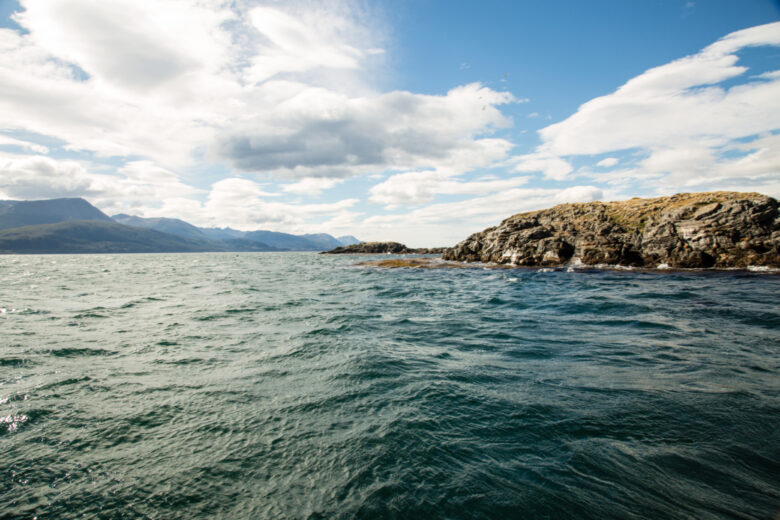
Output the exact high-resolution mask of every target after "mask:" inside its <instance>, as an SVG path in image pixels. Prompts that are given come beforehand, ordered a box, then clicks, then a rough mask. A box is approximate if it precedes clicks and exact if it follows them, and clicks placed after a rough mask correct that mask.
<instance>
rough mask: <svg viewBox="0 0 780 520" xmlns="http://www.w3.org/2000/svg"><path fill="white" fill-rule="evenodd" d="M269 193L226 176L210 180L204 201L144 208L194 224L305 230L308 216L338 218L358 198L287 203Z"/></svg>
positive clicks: (152, 213) (177, 201) (171, 202)
mask: <svg viewBox="0 0 780 520" xmlns="http://www.w3.org/2000/svg"><path fill="white" fill-rule="evenodd" d="M269 196H273V194H269V193H267V192H265V191H264V190H263V189H262V187H261V186H260V185H259V184H258V183H256V182H254V181H251V180H248V179H240V178H228V179H223V180H221V181H218V182H216V183H214V184H213V185H212V186H211V189H210V191H209V194H208V197H207V198H206V201H205V202H204V203H200V202H195V201H192V200H186V199H184V200H183V199H171V200H166V201H164V203H163V205H162V206H161V207H159V208H147V209H145V210H144V211H143V215H144V216H147V217H162V216H166V217H178V218H182V219H184V220H186V221H187V222H191V223H193V224H195V225H198V226H205V227H224V226H228V227H232V228H235V229H242V230H256V229H273V230H276V231H286V232H292V233H303V232H308V231H307V230H310V229H311V224H309V219H313V218H314V219H321V218H331V219H333V218H338V217H340V216H343V215H345V214H349V213H350V208H352V207H353V206H354V205H355V204H356V203H357V202H358V201H357V199H344V200H341V201H338V202H335V203H329V204H288V203H284V202H275V201H268V200H266V198H267V197H269Z"/></svg>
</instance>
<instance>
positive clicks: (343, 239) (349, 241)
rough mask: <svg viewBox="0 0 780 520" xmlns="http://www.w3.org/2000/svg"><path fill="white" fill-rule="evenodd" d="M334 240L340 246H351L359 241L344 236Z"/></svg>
mask: <svg viewBox="0 0 780 520" xmlns="http://www.w3.org/2000/svg"><path fill="white" fill-rule="evenodd" d="M336 240H338V241H339V244H340V245H342V246H351V245H352V244H359V243H360V240H358V239H357V238H355V237H353V236H352V235H344V236H343V237H337V238H336Z"/></svg>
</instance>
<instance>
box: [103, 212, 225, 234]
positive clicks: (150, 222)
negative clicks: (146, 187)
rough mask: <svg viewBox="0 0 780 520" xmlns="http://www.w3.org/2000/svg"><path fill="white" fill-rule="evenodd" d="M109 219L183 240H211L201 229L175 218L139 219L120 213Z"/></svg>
mask: <svg viewBox="0 0 780 520" xmlns="http://www.w3.org/2000/svg"><path fill="white" fill-rule="evenodd" d="M111 219H112V220H113V221H114V222H117V223H119V224H124V225H126V226H135V227H142V228H148V229H154V230H155V231H162V232H163V233H170V234H171V235H176V236H180V237H185V238H194V239H198V240H208V239H210V238H211V237H209V236H208V235H207V234H206V233H204V232H203V231H202V230H201V229H199V228H197V227H195V226H193V225H192V224H190V223H188V222H184V221H183V220H179V219H177V218H141V217H136V216H133V215H125V214H124V213H120V214H119V215H113V216H112V217H111Z"/></svg>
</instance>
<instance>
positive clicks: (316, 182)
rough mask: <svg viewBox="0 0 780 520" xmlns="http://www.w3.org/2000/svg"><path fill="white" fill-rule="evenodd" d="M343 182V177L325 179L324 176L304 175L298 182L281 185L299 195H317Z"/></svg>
mask: <svg viewBox="0 0 780 520" xmlns="http://www.w3.org/2000/svg"><path fill="white" fill-rule="evenodd" d="M342 182H344V180H343V179H327V178H324V177H319V178H318V177H305V178H303V179H301V180H299V181H298V182H294V183H292V184H286V185H284V186H282V190H284V191H286V192H289V193H297V194H300V195H319V194H321V193H322V192H323V191H325V190H329V189H331V188H333V187H334V186H337V185H339V184H341V183H342Z"/></svg>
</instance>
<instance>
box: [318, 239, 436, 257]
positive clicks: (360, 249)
mask: <svg viewBox="0 0 780 520" xmlns="http://www.w3.org/2000/svg"><path fill="white" fill-rule="evenodd" d="M444 250H445V248H443V247H439V248H435V247H426V248H419V249H412V248H408V247H406V246H405V245H403V244H399V243H398V242H361V243H359V244H352V245H348V246H342V247H337V248H336V249H331V250H330V251H323V253H322V254H326V255H344V254H355V255H376V254H394V255H403V254H406V255H409V254H412V255H430V254H436V255H440V254H442V253H443V252H444Z"/></svg>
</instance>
